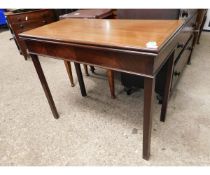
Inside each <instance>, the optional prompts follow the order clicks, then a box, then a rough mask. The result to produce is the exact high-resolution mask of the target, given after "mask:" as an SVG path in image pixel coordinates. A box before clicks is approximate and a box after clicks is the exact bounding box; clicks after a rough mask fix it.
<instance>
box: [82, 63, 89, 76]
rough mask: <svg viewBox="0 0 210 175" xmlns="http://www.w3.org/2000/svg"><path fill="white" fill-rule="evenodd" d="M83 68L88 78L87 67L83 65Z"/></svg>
mask: <svg viewBox="0 0 210 175" xmlns="http://www.w3.org/2000/svg"><path fill="white" fill-rule="evenodd" d="M83 67H84V69H85V74H86V75H87V76H89V73H88V67H87V65H86V64H83Z"/></svg>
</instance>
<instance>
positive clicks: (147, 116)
mask: <svg viewBox="0 0 210 175" xmlns="http://www.w3.org/2000/svg"><path fill="white" fill-rule="evenodd" d="M154 87H155V77H154V78H148V77H145V78H144V122H143V159H146V160H149V157H150V142H151V128H152V106H153V101H154Z"/></svg>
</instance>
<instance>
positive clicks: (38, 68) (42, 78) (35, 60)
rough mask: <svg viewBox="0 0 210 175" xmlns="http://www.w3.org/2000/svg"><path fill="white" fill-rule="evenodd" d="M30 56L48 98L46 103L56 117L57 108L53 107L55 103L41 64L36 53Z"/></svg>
mask: <svg viewBox="0 0 210 175" xmlns="http://www.w3.org/2000/svg"><path fill="white" fill-rule="evenodd" d="M30 56H31V58H32V61H33V64H34V67H35V69H36V72H37V74H38V77H39V80H40V82H41V84H42V88H43V90H44V92H45V95H46V97H47V100H48V103H49V105H50V108H51V111H52V113H53V116H54V118H55V119H58V118H59V115H58V112H57V109H56V107H55V103H54V101H53V98H52V95H51V92H50V89H49V87H48V84H47V81H46V78H45V76H44V73H43V70H42V67H41V64H40V62H39V59H38V56H37V55H32V54H31V55H30Z"/></svg>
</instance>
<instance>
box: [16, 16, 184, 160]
mask: <svg viewBox="0 0 210 175" xmlns="http://www.w3.org/2000/svg"><path fill="white" fill-rule="evenodd" d="M182 27H183V21H181V20H116V19H114V20H106V19H105V20H104V19H65V20H61V21H58V22H55V23H51V24H48V25H45V26H43V27H39V28H36V29H33V30H30V31H27V32H24V33H22V34H20V37H21V38H22V39H23V40H24V41H25V44H26V46H27V48H28V52H29V54H30V55H31V58H32V61H33V64H34V66H35V69H36V71H37V74H38V77H39V79H40V81H41V84H42V87H43V90H44V92H45V95H46V97H47V100H48V103H49V105H50V108H51V110H52V113H53V115H54V117H55V118H56V119H57V118H59V114H58V112H57V109H56V107H55V103H54V101H53V98H52V95H51V92H50V89H49V87H48V84H47V81H46V79H45V76H44V73H43V70H42V68H41V65H40V62H39V58H38V56H37V55H44V56H48V57H54V58H57V59H62V60H67V61H73V62H74V63H75V68H76V73H77V76H78V82H79V85H80V90H81V94H82V96H86V95H87V94H86V89H85V84H84V81H83V77H82V73H81V68H80V63H86V64H89V65H97V66H101V67H103V68H108V69H110V70H116V71H121V72H127V73H131V74H136V75H140V76H143V77H144V116H143V117H144V120H143V158H144V159H146V160H148V159H149V157H150V141H151V128H152V106H153V100H154V87H155V78H156V75H157V73H158V72H159V70H160V69H161V68H162V67H163V65H166V70H167V74H166V77H165V80H164V87H165V90H164V96H163V103H162V107H161V115H160V120H161V121H164V120H165V116H166V111H167V104H168V96H169V92H170V86H171V79H172V72H173V63H174V50H175V48H176V46H177V45H178V39H177V38H178V36H179V33H180V30H181V29H182ZM151 41H155V42H156V43H157V47H156V48H150V47H149V48H148V47H147V43H148V42H151Z"/></svg>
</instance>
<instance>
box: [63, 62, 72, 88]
mask: <svg viewBox="0 0 210 175" xmlns="http://www.w3.org/2000/svg"><path fill="white" fill-rule="evenodd" d="M64 64H65V67H66V71H67V74H68V77H69V80H70V83H71V86H72V87H74V79H73V75H72V69H71V62H70V61H64Z"/></svg>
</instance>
